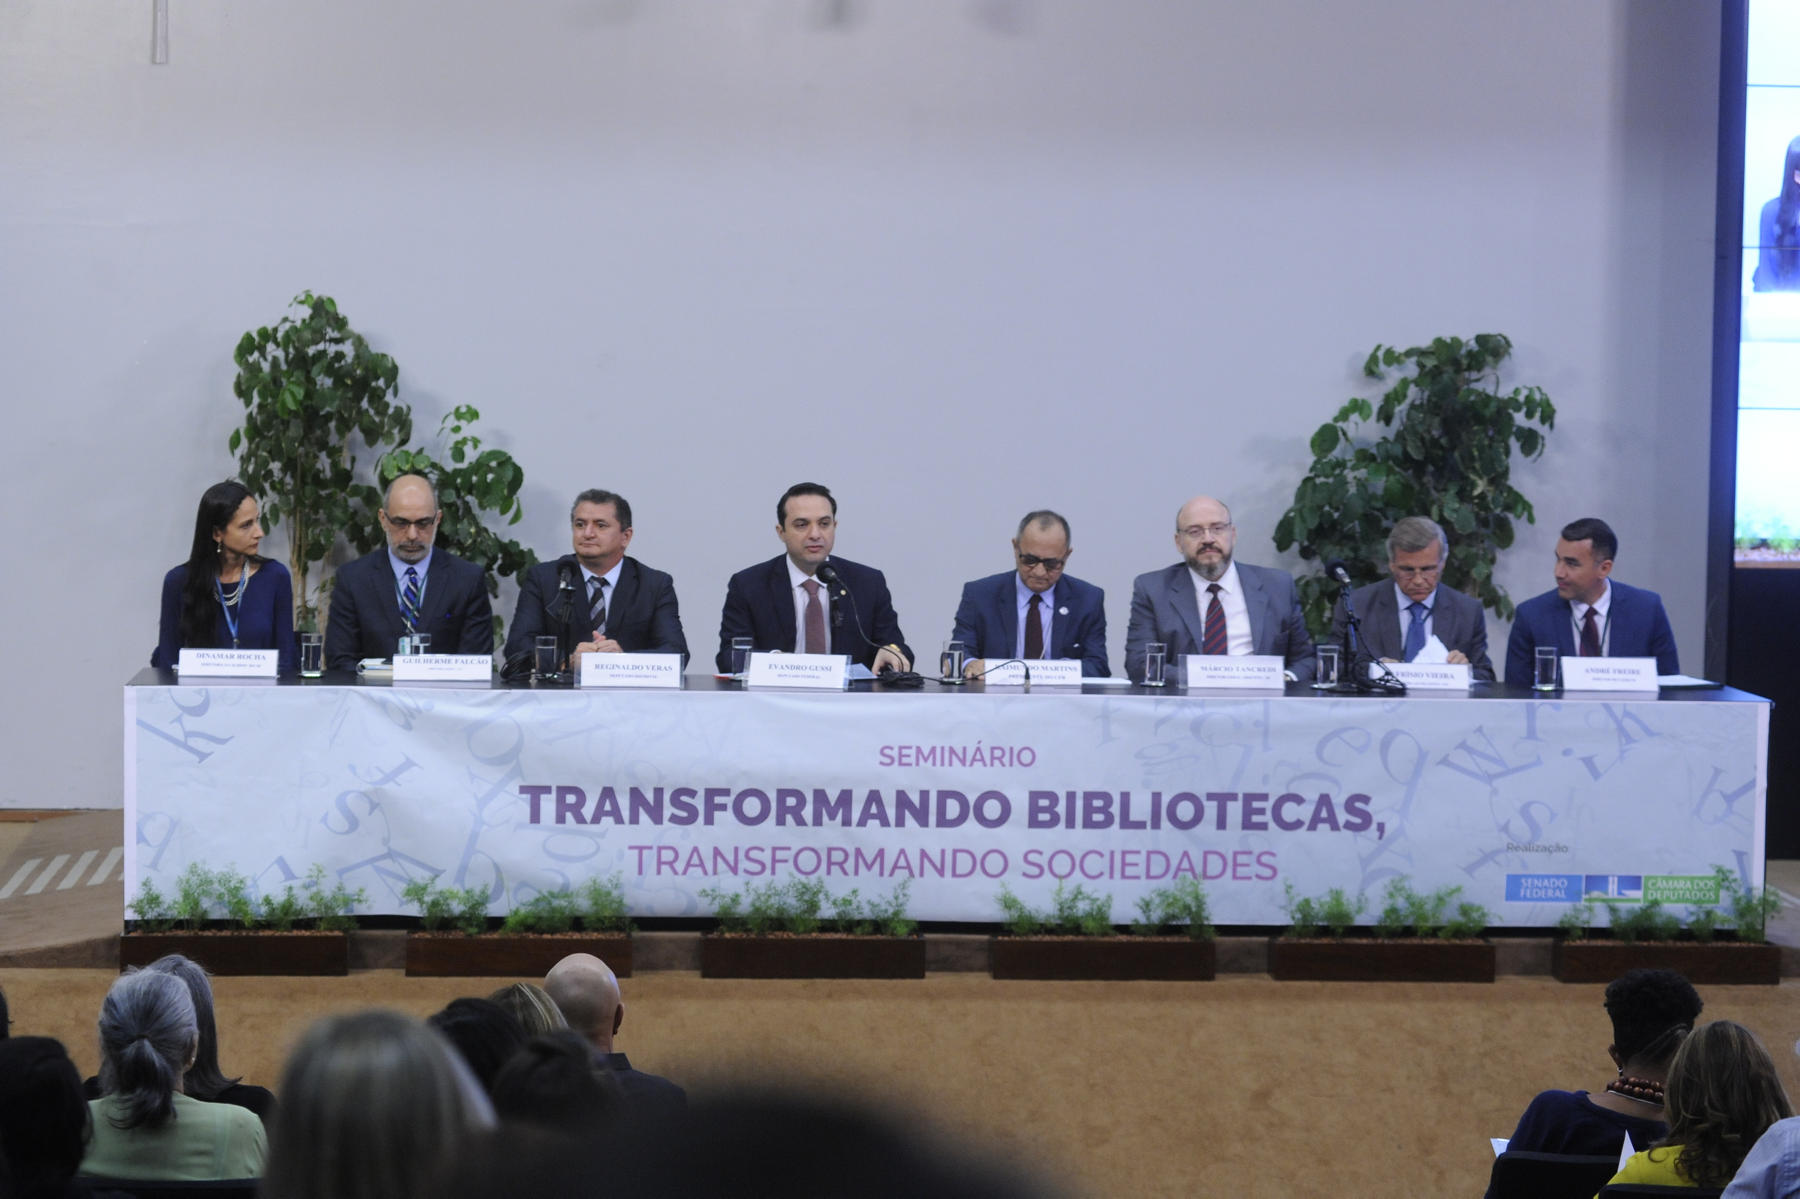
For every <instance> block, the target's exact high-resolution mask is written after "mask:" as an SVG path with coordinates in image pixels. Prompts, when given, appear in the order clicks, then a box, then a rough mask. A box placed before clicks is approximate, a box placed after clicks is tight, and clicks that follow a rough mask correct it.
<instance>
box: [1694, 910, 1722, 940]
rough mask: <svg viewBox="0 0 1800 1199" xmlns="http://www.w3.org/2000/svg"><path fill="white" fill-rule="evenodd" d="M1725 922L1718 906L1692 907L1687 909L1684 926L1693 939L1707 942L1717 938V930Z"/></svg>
mask: <svg viewBox="0 0 1800 1199" xmlns="http://www.w3.org/2000/svg"><path fill="white" fill-rule="evenodd" d="M1727 923H1728V921H1727V919H1726V917H1725V913H1723V912H1721V911H1719V909H1718V908H1709V907H1692V908H1689V909H1688V918H1687V920H1686V921H1684V926H1685V927H1686V929H1687V931H1688V933H1689V935H1691V936H1692V937H1693V938H1694V940H1696V941H1699V942H1700V943H1701V944H1708V943H1710V942H1712V941H1715V940H1717V939H1718V936H1719V930H1720V929H1721V928H1723V927H1724V926H1725V925H1726V924H1727Z"/></svg>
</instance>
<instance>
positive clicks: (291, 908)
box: [257, 883, 306, 933]
mask: <svg viewBox="0 0 1800 1199" xmlns="http://www.w3.org/2000/svg"><path fill="white" fill-rule="evenodd" d="M304 919H306V901H305V900H304V899H302V898H300V893H299V892H298V891H296V890H294V884H293V883H289V884H287V886H285V887H283V888H282V891H281V894H279V895H275V894H272V893H269V892H264V894H263V897H262V902H261V904H260V910H259V914H258V917H257V920H258V923H260V924H262V925H263V926H264V927H266V928H272V929H274V930H275V931H276V932H278V933H285V932H292V931H293V928H294V925H296V924H298V923H299V922H300V921H302V920H304Z"/></svg>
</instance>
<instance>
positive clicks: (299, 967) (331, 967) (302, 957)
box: [119, 929, 350, 975]
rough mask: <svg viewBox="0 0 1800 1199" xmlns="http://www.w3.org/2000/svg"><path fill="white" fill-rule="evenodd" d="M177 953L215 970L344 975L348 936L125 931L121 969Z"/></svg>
mask: <svg viewBox="0 0 1800 1199" xmlns="http://www.w3.org/2000/svg"><path fill="white" fill-rule="evenodd" d="M171 953H179V954H182V955H183V956H185V957H189V958H192V959H193V960H194V961H196V962H198V963H200V964H201V965H202V966H205V967H206V968H207V969H208V970H209V971H211V972H212V973H214V974H311V975H325V974H348V973H349V972H350V936H349V934H348V933H326V932H286V933H277V932H266V931H258V932H247V931H242V930H233V929H227V930H223V931H218V932H212V931H199V932H187V931H181V932H166V933H123V934H121V935H120V937H119V969H121V970H124V969H126V968H127V967H129V966H148V965H149V964H150V963H151V962H154V961H155V960H156V959H157V958H160V957H163V956H164V955H166V954H171Z"/></svg>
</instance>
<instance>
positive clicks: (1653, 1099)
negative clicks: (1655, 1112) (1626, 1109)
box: [1606, 1071, 1663, 1107]
mask: <svg viewBox="0 0 1800 1199" xmlns="http://www.w3.org/2000/svg"><path fill="white" fill-rule="evenodd" d="M1606 1089H1607V1090H1608V1091H1609V1092H1611V1093H1612V1094H1614V1095H1621V1096H1623V1097H1625V1098H1626V1099H1635V1100H1637V1101H1638V1102H1639V1103H1652V1104H1655V1105H1656V1106H1657V1107H1661V1106H1662V1102H1663V1084H1662V1083H1660V1082H1652V1081H1651V1080H1650V1079H1648V1078H1633V1077H1632V1076H1631V1075H1629V1074H1626V1073H1625V1072H1624V1071H1620V1072H1619V1077H1618V1078H1616V1079H1614V1080H1613V1081H1612V1082H1609V1083H1607V1084H1606Z"/></svg>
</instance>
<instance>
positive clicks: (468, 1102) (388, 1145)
mask: <svg viewBox="0 0 1800 1199" xmlns="http://www.w3.org/2000/svg"><path fill="white" fill-rule="evenodd" d="M280 1094H281V1107H280V1109H279V1111H278V1113H277V1115H276V1117H275V1125H274V1127H273V1129H271V1132H270V1137H269V1164H268V1168H267V1170H266V1171H265V1172H264V1175H263V1182H262V1187H261V1189H260V1191H259V1192H258V1193H259V1195H261V1196H262V1199H411V1197H413V1196H419V1197H420V1199H424V1197H425V1196H433V1197H435V1196H438V1195H441V1194H443V1193H444V1191H445V1189H446V1187H447V1185H448V1175H449V1173H450V1169H449V1166H448V1164H447V1163H448V1162H449V1161H450V1160H451V1158H452V1156H453V1153H454V1151H455V1150H456V1149H457V1148H458V1147H459V1146H460V1145H461V1144H462V1143H463V1142H464V1141H466V1140H467V1139H468V1138H469V1137H470V1136H471V1135H472V1134H474V1133H476V1132H478V1131H480V1130H482V1129H486V1128H491V1127H492V1126H493V1123H494V1110H493V1108H492V1106H490V1105H489V1103H488V1100H487V1096H486V1095H484V1094H482V1091H481V1087H480V1085H479V1084H478V1083H477V1082H476V1081H475V1076H474V1075H473V1074H471V1073H470V1072H469V1068H468V1067H467V1066H466V1065H464V1064H463V1061H462V1059H461V1058H459V1057H458V1056H457V1055H456V1051H455V1050H453V1049H451V1048H450V1046H449V1045H448V1044H447V1043H446V1042H445V1041H444V1039H443V1038H442V1037H440V1036H439V1035H438V1034H437V1033H435V1032H433V1031H432V1030H431V1029H429V1028H427V1027H425V1026H424V1025H423V1024H421V1023H419V1022H418V1021H417V1020H414V1019H412V1018H410V1017H408V1016H403V1015H401V1014H399V1013H398V1012H387V1011H366V1012H353V1013H348V1014H343V1015H337V1016H328V1017H326V1018H325V1019H323V1020H321V1021H319V1022H318V1023H317V1024H315V1025H313V1026H312V1027H311V1028H310V1029H308V1030H307V1032H306V1035H305V1036H303V1037H301V1039H300V1043H299V1044H298V1045H297V1046H295V1048H294V1052H293V1054H292V1055H291V1056H290V1057H289V1058H288V1063H287V1068H286V1069H285V1070H283V1071H282V1075H281V1091H280Z"/></svg>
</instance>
